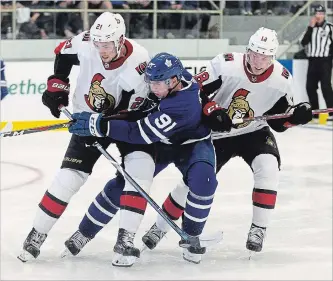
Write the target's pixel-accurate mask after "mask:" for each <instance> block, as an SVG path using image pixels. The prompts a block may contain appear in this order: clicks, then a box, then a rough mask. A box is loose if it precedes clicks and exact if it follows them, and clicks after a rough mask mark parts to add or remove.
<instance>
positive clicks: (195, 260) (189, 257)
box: [183, 252, 202, 264]
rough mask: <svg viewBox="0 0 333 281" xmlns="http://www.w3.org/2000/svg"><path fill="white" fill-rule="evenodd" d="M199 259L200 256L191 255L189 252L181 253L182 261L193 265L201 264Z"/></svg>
mask: <svg viewBox="0 0 333 281" xmlns="http://www.w3.org/2000/svg"><path fill="white" fill-rule="evenodd" d="M201 257H202V255H199V254H192V253H190V252H187V253H183V259H184V260H186V261H188V262H191V263H195V264H199V263H200V262H201Z"/></svg>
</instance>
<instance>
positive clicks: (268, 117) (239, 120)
mask: <svg viewBox="0 0 333 281" xmlns="http://www.w3.org/2000/svg"><path fill="white" fill-rule="evenodd" d="M329 112H333V108H325V109H316V110H312V115H318V114H320V113H329ZM291 115H293V114H292V113H282V114H274V115H263V116H256V117H246V118H236V119H232V123H233V124H240V123H244V122H252V121H262V120H273V119H282V118H288V117H290V116H291Z"/></svg>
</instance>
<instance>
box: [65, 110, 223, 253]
mask: <svg viewBox="0 0 333 281" xmlns="http://www.w3.org/2000/svg"><path fill="white" fill-rule="evenodd" d="M59 109H60V111H61V112H63V113H64V114H65V115H66V116H67V117H68V119H70V120H73V118H72V115H71V113H70V112H69V111H68V110H67V109H66V108H65V107H61V108H59ZM93 146H94V147H96V148H97V149H98V150H99V151H100V152H101V153H102V154H103V156H104V157H105V158H106V159H107V160H109V162H110V163H111V164H112V165H113V166H114V167H115V168H116V169H117V171H118V172H119V173H121V174H122V175H123V176H124V178H125V179H126V180H127V181H128V182H129V183H130V184H131V185H132V186H133V187H134V188H135V189H136V190H137V191H138V192H139V193H140V194H141V195H142V197H143V198H145V199H146V200H147V202H148V203H149V205H150V206H152V207H153V209H154V210H155V211H156V212H157V213H158V214H159V215H160V216H161V217H162V218H163V219H164V220H165V221H166V222H167V223H168V224H169V225H170V226H171V228H172V229H173V230H174V231H176V232H177V234H178V235H179V236H180V237H181V238H182V239H183V240H186V241H188V242H189V244H190V245H189V246H194V247H198V246H201V247H208V246H212V245H215V244H217V243H219V242H220V241H221V240H222V238H223V233H222V232H218V233H216V234H215V235H214V236H213V237H211V238H206V239H204V238H202V239H199V241H198V238H197V237H194V236H191V235H188V234H187V233H186V232H184V231H183V230H182V229H181V228H180V227H179V226H178V225H177V224H175V222H174V221H173V220H171V219H170V218H169V217H168V216H167V215H166V214H165V212H164V211H163V210H162V209H161V208H160V207H159V206H158V204H157V203H156V202H155V201H154V200H153V199H152V198H151V197H150V195H149V194H148V193H147V192H146V191H145V190H144V189H143V188H142V187H141V186H140V185H139V184H138V183H137V182H136V181H135V180H134V179H133V178H132V177H131V176H130V175H129V174H128V173H127V172H126V171H125V169H124V168H123V167H122V166H121V165H120V164H119V163H118V162H117V161H116V160H115V159H114V158H113V157H112V156H111V155H110V154H109V153H108V152H107V151H106V150H105V149H104V148H103V147H102V146H101V145H100V144H99V143H98V142H97V141H96V142H94V143H93Z"/></svg>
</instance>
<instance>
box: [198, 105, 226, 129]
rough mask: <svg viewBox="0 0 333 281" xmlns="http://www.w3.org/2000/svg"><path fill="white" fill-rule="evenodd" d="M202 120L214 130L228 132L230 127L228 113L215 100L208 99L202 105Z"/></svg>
mask: <svg viewBox="0 0 333 281" xmlns="http://www.w3.org/2000/svg"><path fill="white" fill-rule="evenodd" d="M203 121H204V123H205V124H206V125H207V126H208V127H209V128H211V129H212V130H213V131H216V132H230V130H231V128H232V121H231V119H230V117H229V115H228V114H227V113H226V111H225V110H224V109H222V108H221V107H220V106H219V105H218V104H217V103H216V102H215V101H210V102H208V103H207V104H206V105H205V106H204V108H203Z"/></svg>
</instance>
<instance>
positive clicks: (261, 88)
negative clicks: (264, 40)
mask: <svg viewBox="0 0 333 281" xmlns="http://www.w3.org/2000/svg"><path fill="white" fill-rule="evenodd" d="M245 58H246V56H245V54H242V53H230V54H220V55H218V56H216V57H215V58H214V59H213V60H211V61H210V63H209V65H208V67H207V69H206V70H205V71H204V72H201V73H200V74H198V75H197V76H196V79H197V81H198V82H199V83H201V84H202V86H203V87H207V86H210V85H214V84H215V86H213V88H214V90H215V89H217V90H216V91H215V92H214V98H213V100H214V101H215V102H217V103H218V104H219V105H220V106H221V107H222V108H224V109H226V110H227V113H228V115H229V117H230V118H231V119H236V118H245V117H254V116H262V115H263V114H264V113H265V112H267V111H268V110H270V109H271V108H272V107H273V106H274V105H275V104H276V103H277V101H279V100H280V99H281V98H282V97H286V98H287V101H288V103H289V104H290V105H292V94H293V93H292V77H291V74H290V73H289V72H288V70H286V69H285V68H284V67H283V66H282V65H281V64H280V63H279V62H277V61H274V63H273V64H272V65H271V66H270V67H269V68H268V69H267V70H266V71H265V72H264V73H263V74H261V75H253V74H251V73H250V72H249V71H248V69H247V67H246V60H245ZM219 82H220V83H219ZM216 85H217V87H216ZM281 113H283V112H281ZM265 126H268V124H267V122H266V121H253V122H246V123H241V124H238V125H236V128H233V129H231V131H230V132H229V133H218V132H213V139H217V138H225V137H231V136H236V135H241V134H246V133H249V132H253V131H256V130H260V129H261V128H263V127H265Z"/></svg>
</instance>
